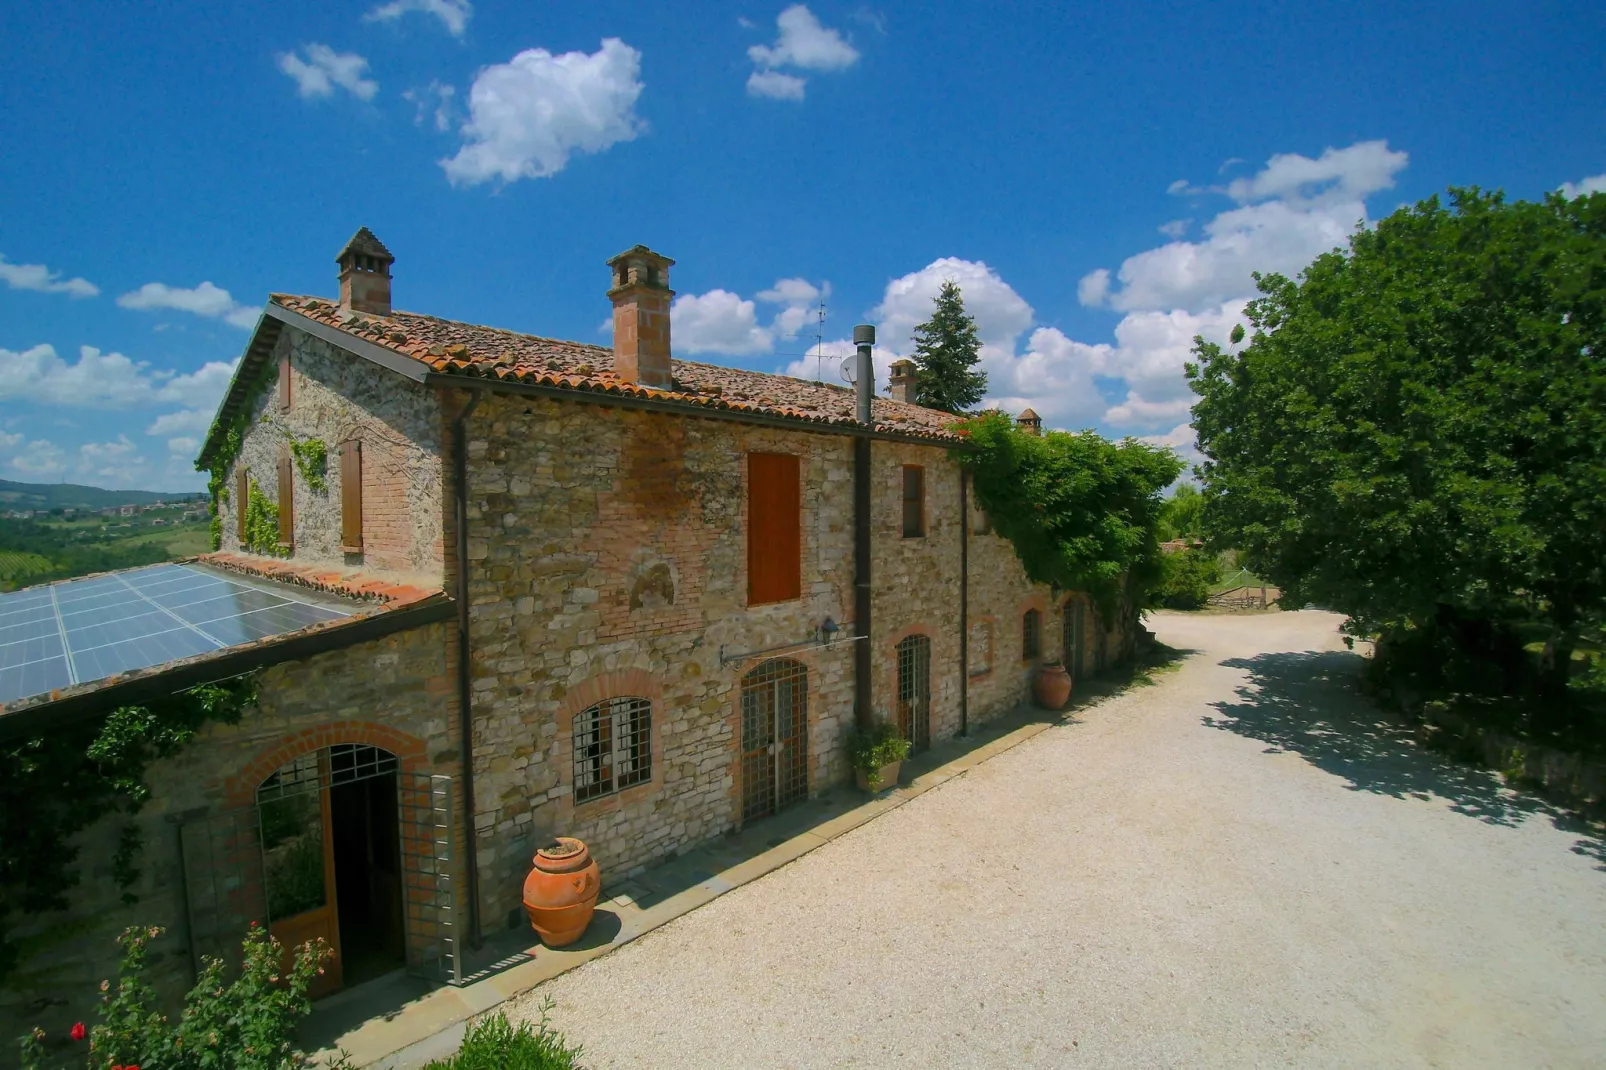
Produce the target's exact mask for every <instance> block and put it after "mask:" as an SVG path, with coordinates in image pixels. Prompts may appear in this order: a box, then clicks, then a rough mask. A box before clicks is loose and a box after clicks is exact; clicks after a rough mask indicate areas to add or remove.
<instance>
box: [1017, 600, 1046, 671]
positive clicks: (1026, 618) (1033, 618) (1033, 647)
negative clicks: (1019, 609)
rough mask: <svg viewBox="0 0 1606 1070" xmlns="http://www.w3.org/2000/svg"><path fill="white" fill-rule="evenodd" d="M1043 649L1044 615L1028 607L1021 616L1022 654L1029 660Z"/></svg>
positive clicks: (1024, 658) (1023, 659) (1025, 659)
mask: <svg viewBox="0 0 1606 1070" xmlns="http://www.w3.org/2000/svg"><path fill="white" fill-rule="evenodd" d="M1042 651H1043V615H1042V614H1041V613H1039V612H1038V611H1037V610H1035V609H1028V610H1027V611H1026V612H1025V613H1023V614H1021V618H1020V656H1021V660H1022V661H1029V660H1031V659H1032V658H1035V657H1037V656H1038V655H1039V654H1041V653H1042Z"/></svg>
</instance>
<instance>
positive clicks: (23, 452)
mask: <svg viewBox="0 0 1606 1070" xmlns="http://www.w3.org/2000/svg"><path fill="white" fill-rule="evenodd" d="M7 467H9V468H10V469H11V470H12V471H13V472H16V473H17V474H18V475H20V476H22V477H23V478H24V479H41V478H54V477H56V476H59V475H61V474H62V473H63V472H65V471H66V470H67V455H66V453H65V452H63V451H62V448H61V447H60V446H58V445H56V444H55V443H54V442H51V441H49V440H47V439H42V438H41V439H34V440H33V441H32V442H29V443H28V444H27V445H25V446H23V447H22V448H21V449H19V450H16V451H15V452H14V453H12V454H11V457H10V459H9V461H8V462H7Z"/></svg>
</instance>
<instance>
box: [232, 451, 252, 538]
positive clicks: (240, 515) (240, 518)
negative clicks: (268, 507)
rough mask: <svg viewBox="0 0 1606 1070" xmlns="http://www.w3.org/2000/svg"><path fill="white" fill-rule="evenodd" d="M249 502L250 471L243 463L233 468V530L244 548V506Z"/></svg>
mask: <svg viewBox="0 0 1606 1070" xmlns="http://www.w3.org/2000/svg"><path fill="white" fill-rule="evenodd" d="M250 502H251V473H250V472H248V471H246V469H245V465H243V464H242V465H240V466H239V467H238V468H236V469H235V470H234V532H235V536H236V537H237V538H238V539H239V540H240V549H242V550H243V549H245V507H246V506H247V505H249V504H250Z"/></svg>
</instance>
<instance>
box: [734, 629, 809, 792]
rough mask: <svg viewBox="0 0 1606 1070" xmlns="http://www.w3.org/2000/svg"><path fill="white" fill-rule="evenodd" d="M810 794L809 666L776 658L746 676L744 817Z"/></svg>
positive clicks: (743, 750)
mask: <svg viewBox="0 0 1606 1070" xmlns="http://www.w3.org/2000/svg"><path fill="white" fill-rule="evenodd" d="M808 797H809V673H808V669H806V668H805V667H804V666H803V665H802V663H800V662H796V661H792V660H791V659H789V658H771V659H770V660H769V661H766V662H764V664H762V665H760V666H759V667H758V668H756V669H754V670H753V671H752V672H750V673H748V674H747V675H746V676H744V677H742V820H743V821H751V820H753V819H754V818H758V817H763V816H764V815H765V814H773V813H775V812H776V811H777V810H784V809H785V808H786V807H788V806H791V805H792V804H793V803H797V802H802V801H803V800H804V799H806V798H808Z"/></svg>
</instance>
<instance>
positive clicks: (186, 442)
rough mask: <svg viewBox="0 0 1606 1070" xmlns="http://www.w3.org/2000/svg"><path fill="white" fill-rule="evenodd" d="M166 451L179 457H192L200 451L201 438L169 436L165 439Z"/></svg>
mask: <svg viewBox="0 0 1606 1070" xmlns="http://www.w3.org/2000/svg"><path fill="white" fill-rule="evenodd" d="M167 449H168V452H170V453H172V454H174V455H175V456H179V457H194V456H195V455H196V454H198V453H200V452H201V440H200V439H198V438H189V437H184V438H170V439H168V440H167Z"/></svg>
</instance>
